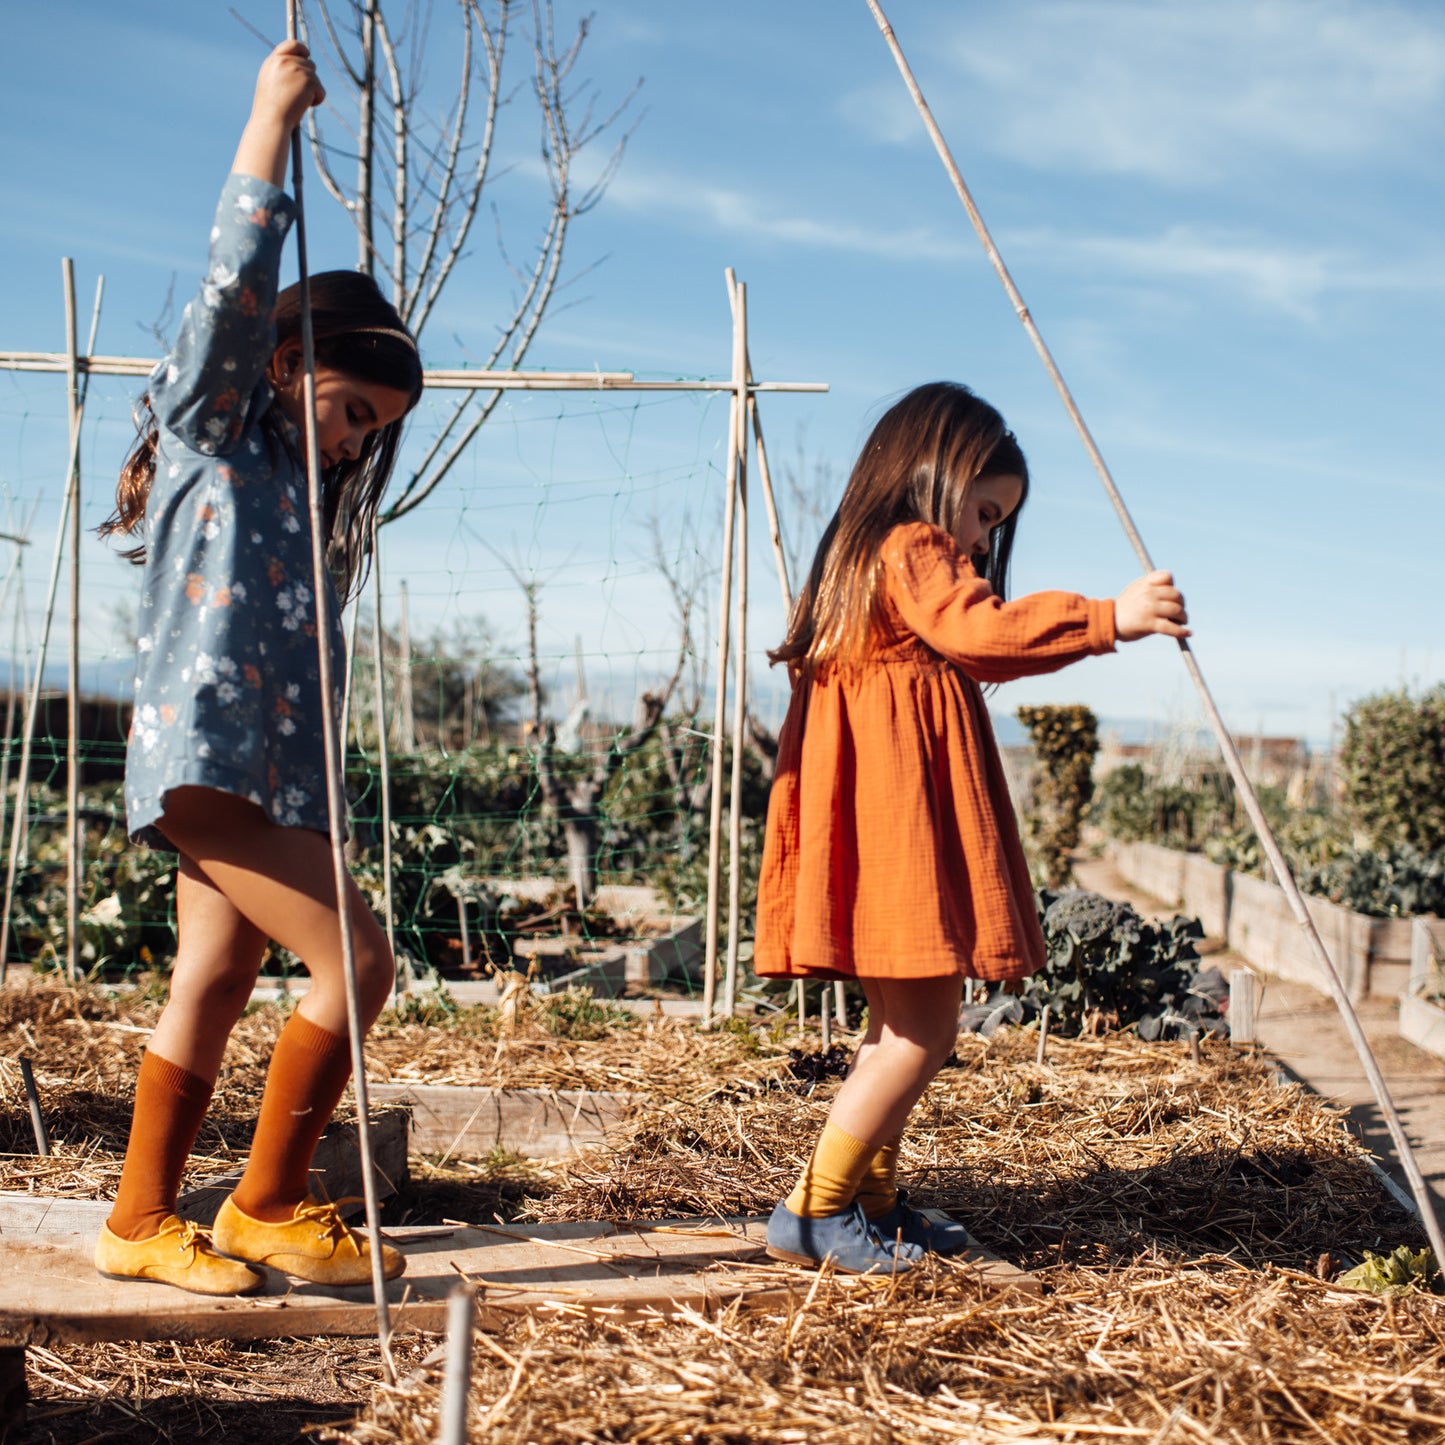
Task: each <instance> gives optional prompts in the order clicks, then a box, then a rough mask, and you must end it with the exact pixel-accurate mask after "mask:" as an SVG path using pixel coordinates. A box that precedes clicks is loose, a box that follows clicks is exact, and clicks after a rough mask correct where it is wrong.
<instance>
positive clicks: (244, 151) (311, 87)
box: [231, 40, 326, 186]
mask: <svg viewBox="0 0 1445 1445" xmlns="http://www.w3.org/2000/svg"><path fill="white" fill-rule="evenodd" d="M325 99H326V90H325V87H323V86H322V84H321V82H320V81H319V80H318V79H317V78H316V65H315V62H314V61H313V60H312V59H311V52H310V51H309V50H307V48H306V47H305V46H304V45H303V44H302V43H301V42H300V41H299V40H287V41H283V42H282V43H281V44H280V45H278V46H277V47H276V48H275V50H273V51H272V52H271V53H270V55H268V56H267V57H266V59H265V60H264V61H263V62H262V64H261V70H260V73H259V74H258V75H257V77H256V97H255V99H254V100H253V101H252V102H251V118H250V119H249V120H248V121H247V122H246V128H245V130H243V131H242V132H241V143H240V145H239V146H238V147H237V148H236V159H235V160H234V161H233V162H232V163H231V170H232V173H233V174H236V175H242V176H255V177H257V178H258V179H259V180H263V181H269V182H270V183H271V184H272V185H273V186H284V185H285V184H286V164H287V162H288V161H289V160H290V158H291V132H292V131H293V130H295V129H296V127H297V126H298V125H299V124H300V122H301V117H302V116H303V115H305V114H306V112H307V110H309V109H310V107H311V106H313V105H320V104H321V102H322V101H323V100H325Z"/></svg>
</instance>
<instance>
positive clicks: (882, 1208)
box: [854, 1134, 903, 1219]
mask: <svg viewBox="0 0 1445 1445" xmlns="http://www.w3.org/2000/svg"><path fill="white" fill-rule="evenodd" d="M902 1142H903V1135H902V1134H895V1135H894V1136H893V1137H892V1138H891V1139H890V1140H888V1142H887V1143H886V1144H884V1145H883V1146H882V1147H881V1148H880V1149H879V1150H878V1152H877V1153H876V1154H875V1155H874V1156H873V1157H872V1158H871V1159H870V1160H869V1161H868V1168H867V1170H866V1171H865V1173H864V1175H863V1179H862V1181H861V1182H860V1183H859V1185H858V1193H857V1194H856V1195H854V1198H855V1199H856V1200H857V1202H858V1203H859V1204H861V1205H862V1206H863V1213H864V1214H866V1215H867V1216H868V1218H869V1219H882V1217H883V1216H884V1215H885V1214H887V1213H888V1211H889V1210H890V1209H892V1208H893V1206H894V1205H895V1204H897V1203H898V1146H899V1145H900V1144H901V1143H902Z"/></svg>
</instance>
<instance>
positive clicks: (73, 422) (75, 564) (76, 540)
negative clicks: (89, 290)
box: [60, 256, 81, 983]
mask: <svg viewBox="0 0 1445 1445" xmlns="http://www.w3.org/2000/svg"><path fill="white" fill-rule="evenodd" d="M60 274H61V285H62V290H63V291H64V293H65V355H66V358H67V360H68V362H69V365H68V366H67V367H66V388H65V406H66V414H67V418H68V420H69V422H70V475H69V476H68V477H67V478H66V479H65V485H66V487H67V489H68V490H69V493H70V500H69V503H68V510H69V512H70V634H69V646H68V648H67V650H66V653H67V655H66V662H67V676H68V677H69V680H70V687H69V690H68V693H67V696H66V700H65V721H66V731H67V733H68V736H67V737H66V740H65V972H66V976H67V977H68V978H69V979H70V981H71V983H74V982H76V980H77V979H79V977H80V844H81V838H80V362H79V356H80V343H79V340H78V339H77V336H76V330H75V263H74V262H73V261H72V260H71V259H70V257H69V256H64V257H62V258H61V262H60Z"/></svg>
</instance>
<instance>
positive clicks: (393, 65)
mask: <svg viewBox="0 0 1445 1445" xmlns="http://www.w3.org/2000/svg"><path fill="white" fill-rule="evenodd" d="M311 11H312V13H313V15H314V16H315V21H316V23H315V24H314V25H313V26H312V27H311V28H312V31H313V34H312V36H311V38H312V40H313V43H314V41H315V38H316V37H315V33H314V32H315V31H317V30H319V32H320V34H321V35H322V36H324V38H325V41H326V48H325V52H323V57H324V58H328V59H329V60H330V62H331V64H332V66H333V67H334V69H335V70H336V72H337V74H338V75H339V76H340V77H341V78H342V80H343V81H344V86H336V85H335V84H333V85H332V87H331V89H330V93H329V96H328V100H327V105H326V111H327V113H328V114H329V115H331V116H334V117H338V118H339V120H340V124H341V125H343V126H344V127H345V130H346V132H347V138H346V140H345V141H344V142H343V141H339V140H335V139H332V138H330V136H329V135H328V132H327V130H326V129H325V127H326V126H327V125H328V124H329V122H327V121H326V120H325V119H324V118H322V117H319V116H318V113H317V112H316V111H314V110H313V111H310V112H308V121H309V127H310V131H309V134H310V141H311V149H312V153H313V155H314V156H315V159H316V165H317V169H318V171H319V173H320V175H321V179H322V182H323V184H324V185H325V186H326V188H327V190H328V191H330V193H331V194H332V195H333V196H334V197H335V198H336V200H337V201H339V202H340V203H341V205H342V206H343V207H344V208H345V209H346V211H347V212H348V213H349V214H350V216H351V218H352V220H353V221H354V223H355V225H356V233H357V242H358V264H359V266H360V268H361V269H362V270H363V271H366V272H369V273H371V274H373V275H376V276H377V277H378V279H380V280H382V281H383V283H387V282H389V284H390V289H391V294H392V298H393V300H394V301H395V303H396V307H397V310H398V311H399V312H400V313H401V315H402V317H403V319H404V320H405V321H406V322H407V324H408V325H409V326H410V327H411V329H412V331H413V332H414V333H415V334H417V335H418V336H420V335H421V333H422V331H423V329H424V328H425V327H426V324H427V322H428V321H429V320H430V319H431V317H432V315H433V312H434V310H435V308H436V305H437V301H438V299H439V297H440V296H441V294H442V291H443V290H444V288H445V287H446V285H447V282H448V281H449V280H450V278H451V277H452V275H453V274H454V272H455V269H456V267H457V265H458V263H459V262H460V261H461V260H462V259H463V258H464V257H466V256H467V255H468V250H467V244H468V238H469V236H470V234H471V230H472V226H473V223H474V222H475V221H476V219H477V216H478V214H479V213H480V211H481V209H482V206H483V202H484V200H485V199H486V194H487V186H488V184H489V182H490V180H491V179H492V176H493V173H494V168H495V163H496V161H497V152H496V147H497V137H498V125H499V119H500V116H501V113H502V110H503V108H504V107H505V106H506V105H507V104H508V102H509V101H511V100H512V99H513V98H514V96H515V95H516V94H517V93H518V92H519V91H521V90H523V89H524V88H525V89H526V90H527V91H530V94H531V98H532V100H533V101H534V102H535V104H536V106H537V110H538V117H539V121H540V127H541V136H540V152H541V155H540V158H541V164H542V167H543V171H544V173H545V175H546V178H547V189H548V199H547V201H546V203H545V204H544V206H543V210H542V215H541V216H540V217H539V219H538V222H537V224H536V226H535V227H534V232H533V240H532V242H531V250H530V253H529V255H528V257H527V258H526V259H525V260H523V261H521V262H513V261H512V260H511V259H510V258H509V257H508V256H507V252H506V249H505V243H504V241H503V239H502V228H501V226H500V223H499V224H498V228H497V229H498V246H499V249H500V252H501V257H502V260H503V261H504V262H505V264H506V265H507V267H508V269H509V271H510V272H511V274H512V277H513V282H514V291H513V307H512V310H511V313H510V314H509V315H508V316H506V317H504V318H502V319H501V320H500V321H499V322H498V325H497V329H496V335H495V339H494V341H493V344H492V348H491V350H490V352H489V353H488V354H487V355H486V356H485V357H481V358H479V359H480V362H481V365H482V366H483V367H484V368H493V367H508V368H515V367H518V366H520V365H521V363H522V360H523V358H524V357H525V356H526V354H527V350H528V348H529V347H530V346H531V344H532V341H533V340H534V338H535V337H536V334H537V329H538V327H539V326H540V325H541V323H542V319H543V317H544V316H545V315H546V312H547V309H548V307H549V306H550V305H551V304H552V302H553V301H554V300H555V299H556V295H557V292H558V289H559V282H560V280H561V276H562V261H563V255H564V252H565V249H566V245H567V240H568V236H569V232H570V228H571V226H572V223H573V222H574V221H576V220H577V219H578V217H580V216H583V215H585V214H586V213H587V212H588V211H590V210H591V209H592V208H593V207H594V206H595V205H596V204H597V203H598V201H599V200H600V199H601V198H602V195H603V193H604V192H605V191H606V189H607V186H608V184H609V183H610V182H611V180H612V177H613V176H614V175H615V174H616V170H617V166H618V164H619V163H620V162H621V159H622V154H623V150H624V148H625V146H626V144H627V141H628V139H629V137H630V135H631V130H630V128H629V129H625V130H622V129H621V127H620V123H621V121H622V118H623V115H624V113H625V112H626V110H627V109H628V107H629V106H630V104H631V102H632V100H633V98H634V96H635V95H636V87H634V88H633V90H632V91H631V92H629V94H628V95H627V96H625V97H624V98H623V99H622V101H621V102H620V103H619V104H617V105H615V106H612V107H610V108H600V107H599V104H598V98H597V95H596V93H595V91H594V89H593V88H592V87H591V85H590V84H589V83H588V82H587V81H585V80H583V79H581V78H580V77H579V76H578V74H577V70H578V62H579V61H580V59H581V57H582V53H583V48H584V46H585V44H586V41H587V35H588V30H589V27H590V24H591V17H590V16H589V17H584V18H583V19H582V20H580V21H579V22H578V24H577V28H576V31H575V33H574V34H573V35H572V37H571V39H570V41H569V42H567V43H564V44H559V41H558V37H557V33H556V29H555V25H554V16H553V5H552V0H530V4H523V3H518V0H457V3H456V4H454V5H453V6H451V7H449V8H448V11H447V12H444V13H447V14H449V15H450V17H451V19H450V24H451V25H452V26H453V27H454V28H453V29H451V30H449V31H448V33H447V34H446V35H445V36H439V35H436V34H434V33H432V22H433V20H434V18H435V15H434V11H433V7H432V5H431V4H430V3H429V0H402V3H400V4H395V5H392V6H390V7H388V6H387V5H385V4H383V0H313V3H312V6H311ZM398 11H399V12H400V14H399V18H398V15H397V12H398ZM438 28H440V26H438ZM518 49H521V50H523V56H522V57H515V54H514V52H515V51H516V50H518ZM428 53H430V54H431V55H433V56H437V55H445V56H448V57H453V56H454V57H455V63H456V66H457V77H456V82H455V87H454V89H453V90H452V92H451V95H450V99H449V101H448V102H447V104H446V105H445V106H444V107H443V108H442V109H441V110H440V111H433V112H430V113H429V112H428V104H427V101H426V99H425V97H424V95H423V91H424V88H425V82H426V66H425V64H424V60H425V57H426V56H427V54H428ZM519 65H521V66H523V67H525V70H526V71H527V72H529V74H528V75H527V79H526V81H525V86H524V84H523V83H522V82H521V81H520V78H519V77H517V75H516V72H517V69H518V66H519ZM639 83H640V82H639ZM341 91H344V92H345V94H346V95H347V96H348V97H349V100H350V101H351V103H352V104H353V105H354V115H353V116H349V117H345V118H341V117H342V116H343V106H342V96H341V94H339V93H338V92H341ZM619 131H620V133H619ZM609 137H610V144H611V147H612V148H611V150H610V152H609V154H608V155H607V157H606V159H605V160H604V161H602V162H601V163H600V164H599V165H598V166H597V167H596V169H595V170H594V171H593V172H591V174H590V176H589V178H586V179H584V178H581V177H580V176H579V174H578V172H579V169H580V168H579V165H578V162H579V158H581V157H582V156H583V154H584V152H586V151H587V150H588V149H589V147H595V146H596V145H597V144H598V143H599V142H604V141H605V140H607V138H609ZM346 162H349V163H351V165H353V166H354V168H355V170H354V176H355V179H354V180H353V181H352V182H351V183H349V184H348V183H347V182H345V181H343V180H342V178H341V170H342V167H343V163H346ZM500 396H501V393H500V392H495V391H493V392H482V393H473V392H464V393H462V396H461V400H459V401H458V402H457V403H456V406H455V408H454V409H453V411H452V414H451V415H450V417H449V418H448V419H447V420H446V421H445V423H444V424H443V425H442V427H441V428H440V430H439V432H438V434H437V436H436V437H435V438H434V440H433V441H432V443H431V446H430V447H429V448H428V450H427V452H426V455H425V456H424V457H423V459H422V461H421V463H420V464H419V465H418V466H417V468H416V469H415V471H413V473H412V474H411V476H410V477H408V478H407V479H406V480H405V481H404V482H403V483H402V485H401V487H400V489H399V492H398V494H397V497H396V499H395V501H393V502H392V504H391V507H390V508H389V510H388V511H387V512H386V514H385V516H384V517H383V519H382V520H383V521H393V520H395V519H396V518H398V517H401V516H404V515H405V514H406V513H408V512H410V511H412V510H413V509H415V508H416V507H418V506H420V505H421V503H422V502H423V501H425V500H426V498H427V497H428V496H430V495H431V493H432V492H433V491H434V490H435V489H436V487H437V485H438V484H439V483H440V482H441V480H442V478H443V477H444V476H446V474H447V472H448V471H449V470H450V469H451V467H452V465H453V464H454V463H455V462H456V460H457V458H458V457H459V456H460V455H461V454H462V452H463V451H464V450H465V449H466V447H467V445H468V443H469V442H470V441H471V439H472V438H473V437H474V436H475V435H476V433H477V431H478V429H479V428H480V427H481V426H482V424H483V423H484V422H485V421H486V419H487V417H488V416H489V415H490V414H491V412H492V410H493V409H494V407H495V406H496V404H497V401H498V400H499V398H500Z"/></svg>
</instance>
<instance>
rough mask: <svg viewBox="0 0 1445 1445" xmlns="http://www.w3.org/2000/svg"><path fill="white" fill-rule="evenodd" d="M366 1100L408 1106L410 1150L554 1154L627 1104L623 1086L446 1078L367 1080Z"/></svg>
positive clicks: (610, 1120)
mask: <svg viewBox="0 0 1445 1445" xmlns="http://www.w3.org/2000/svg"><path fill="white" fill-rule="evenodd" d="M367 1089H368V1094H369V1096H370V1098H371V1101H372V1103H374V1104H376V1105H378V1106H380V1105H383V1104H398V1103H399V1104H407V1105H410V1107H411V1148H412V1152H413V1153H416V1154H445V1155H448V1156H454V1155H463V1156H466V1157H470V1158H474V1159H475V1158H486V1156H487V1155H488V1154H490V1153H491V1152H492V1150H493V1149H505V1150H506V1151H507V1152H508V1153H511V1154H521V1155H523V1156H525V1157H526V1158H528V1159H557V1158H560V1157H562V1156H563V1155H564V1154H574V1153H576V1151H577V1150H578V1149H580V1148H581V1147H582V1146H583V1145H584V1144H595V1143H596V1142H597V1141H598V1140H599V1139H602V1138H603V1137H604V1136H605V1135H606V1134H607V1133H608V1132H609V1131H610V1130H612V1129H614V1128H615V1127H616V1126H617V1125H618V1124H620V1123H621V1122H622V1121H623V1120H624V1119H625V1118H626V1117H627V1115H628V1114H629V1113H630V1112H631V1109H632V1105H633V1096H632V1095H630V1094H602V1093H593V1092H592V1091H591V1090H588V1089H483V1088H466V1087H462V1086H458V1085H447V1084H370V1085H368V1086H367Z"/></svg>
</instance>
